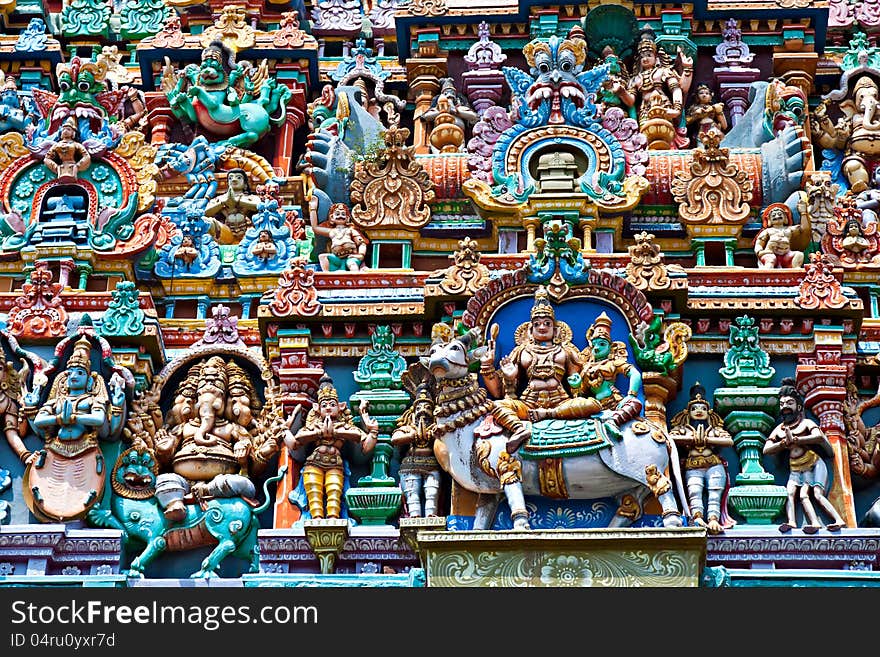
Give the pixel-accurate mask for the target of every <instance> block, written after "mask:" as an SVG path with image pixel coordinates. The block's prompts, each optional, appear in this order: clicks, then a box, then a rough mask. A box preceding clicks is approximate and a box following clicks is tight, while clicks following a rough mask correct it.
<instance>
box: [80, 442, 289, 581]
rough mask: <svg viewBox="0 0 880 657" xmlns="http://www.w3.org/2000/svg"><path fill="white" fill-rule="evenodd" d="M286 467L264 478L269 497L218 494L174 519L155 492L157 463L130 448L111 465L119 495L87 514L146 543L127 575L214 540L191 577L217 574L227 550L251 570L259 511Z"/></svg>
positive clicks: (255, 565) (256, 562)
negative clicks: (163, 557) (260, 500)
mask: <svg viewBox="0 0 880 657" xmlns="http://www.w3.org/2000/svg"><path fill="white" fill-rule="evenodd" d="M286 472H287V467H286V466H285V467H282V468H281V469H280V470H279V472H278V474H277V475H275V476H274V477H270V478H269V479H267V480H266V482H265V483H264V484H263V495H264V496H265V498H266V499H265V501H264V502H263V503H262V504H261V505H260V506H257V507H255V506H253V505H252V504H251V503H249V502H248V500H246V499H245V498H243V497H214V498H211V499H202V500H201V501H200V502H199V503H198V504H187V505H186V517H185V518H184V519H183V520H182V521H181V522H172V521H169V520H167V519H166V518H165V514H164V513H163V511H162V509H161V508H160V506H159V503H158V501H157V500H156V497H155V491H156V477H157V473H158V464H157V463H156V460H155V458H154V457H153V454H152V453H151V452H150V451H149V450H145V449H144V450H137V449H135V448H131V449H128V450H126V451H125V452H123V453H122V454H121V455H120V456H119V459H118V460H117V463H116V467H114V468H113V473H112V480H111V484H112V487H113V491H114V493H116V494H115V495H113V499H112V501H111V503H110V508H109V509H104V508H93V509H92V510H91V511H90V512H89V514H88V516H87V519H88V521H89V523H90V524H92V525H94V526H97V527H107V528H110V529H118V530H120V531H122V533H123V538H124V540H125V542H126V544H128V543H129V542H133V541H139V542H142V543H146V545H147V547H146V549H144V551H143V552H141V553H140V554H139V555H138V556H137V557H136V558H135V559H134V560H133V561H132V562H131V567H130V570H129V571H128V573H127V575H128V576H129V577H143V573H144V570H145V569H146V567H147V566H148V565H149V564H150V563H151V562H153V561H154V560H155V559H156V558H157V557H158V556H159V555H161V554H162V553H163V552H165V551H170V552H177V551H182V550H191V549H193V548H198V547H203V546H206V545H216V547H215V548H214V550H213V551H212V552H211V553H210V554H209V555H208V556H207V557H206V558H205V560H204V561H202V567H201V569H200V570H198V571H197V572H195V573H194V574H193V575H192V578H194V579H198V578H209V577H217V568H218V567H219V566H220V563H221V562H222V561H223V560H224V559H225V558H226V557H228V556H229V555H234V556H237V557H240V558H242V559H247V560H248V561H249V562H250V567H249V570H248V572H251V573H256V572H259V570H260V552H259V548H258V546H257V530H258V529H259V528H260V522H259V519H258V516H259V515H260V514H261V513H262V512H263V511H265V510H266V509H268V508H269V504H270V499H269V492H268V487H269V484H271V483H274V482H277V481H280V480H281V479H282V478H283V477H284V475H285V473H286Z"/></svg>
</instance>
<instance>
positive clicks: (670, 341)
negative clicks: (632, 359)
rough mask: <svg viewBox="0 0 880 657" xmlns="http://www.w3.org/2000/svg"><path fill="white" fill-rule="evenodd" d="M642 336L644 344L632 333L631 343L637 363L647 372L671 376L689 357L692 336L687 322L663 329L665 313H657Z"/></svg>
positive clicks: (675, 323)
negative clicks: (688, 351)
mask: <svg viewBox="0 0 880 657" xmlns="http://www.w3.org/2000/svg"><path fill="white" fill-rule="evenodd" d="M661 331H662V333H661ZM641 336H642V342H643V343H644V346H641V345H640V344H639V340H638V336H637V335H632V334H631V335H630V336H629V344H630V346H631V347H632V349H633V353H634V354H635V356H636V363H637V364H638V366H639V367H640V368H641V369H642V370H643V371H645V372H657V373H659V374H661V375H663V376H669V375H670V374H671V373H672V372H673V371H675V370H676V369H677V368H678V367H679V366H680V365H681V364H682V363H683V362H684V360H685V358H687V344H686V343H687V341H688V340H689V339H690V337H691V330H690V328H689V327H688V326H687V325H686V324H682V323H681V322H673V323H672V324H670V325H669V326H667V327H666V330H665V331H663V315H662V314H656V315H654V319H652V320H651V323H650V324H648V325H647V327H646V328H645V330H644V332H643V333H642V334H641Z"/></svg>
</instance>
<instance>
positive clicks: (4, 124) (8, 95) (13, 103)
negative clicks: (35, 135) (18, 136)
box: [0, 71, 37, 134]
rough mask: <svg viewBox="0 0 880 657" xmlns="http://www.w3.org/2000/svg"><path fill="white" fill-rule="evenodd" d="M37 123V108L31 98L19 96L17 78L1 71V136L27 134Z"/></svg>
mask: <svg viewBox="0 0 880 657" xmlns="http://www.w3.org/2000/svg"><path fill="white" fill-rule="evenodd" d="M36 122H37V108H36V107H35V106H34V104H33V101H32V100H31V98H30V96H23V95H20V94H19V91H18V87H17V86H16V84H15V78H14V77H12V76H11V75H5V74H3V72H2V71H0V134H2V133H4V132H10V131H14V132H21V133H26V132H27V131H28V129H29V128H30V127H31V126H33V125H35V124H36Z"/></svg>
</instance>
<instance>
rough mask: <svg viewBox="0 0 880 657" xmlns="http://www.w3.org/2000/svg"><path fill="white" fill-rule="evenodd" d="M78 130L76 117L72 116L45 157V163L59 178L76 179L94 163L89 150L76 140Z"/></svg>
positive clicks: (62, 127)
mask: <svg viewBox="0 0 880 657" xmlns="http://www.w3.org/2000/svg"><path fill="white" fill-rule="evenodd" d="M77 130H78V129H77V126H76V118H75V117H73V116H71V117H70V118H68V119H67V120H66V121H65V122H64V124H63V125H62V126H61V134H60V139H59V140H58V141H57V142H55V143H54V144H52V147H51V148H49V150H48V152H47V153H46V157H44V158H43V164H45V165H46V168H47V169H49V171H51V172H52V173H54V174H55V175H56V176H57V177H58V179H59V180H76V178H77V176H78V175H79V173H80V172H82V171H85V170H86V169H88V168H89V165H91V163H92V156H91V155H89V151H88V150H86V147H85V146H83V145H82V144H80V143H79V142H78V141H77V140H76V136H77Z"/></svg>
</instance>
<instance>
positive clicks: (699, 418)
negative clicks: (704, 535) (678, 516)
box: [669, 383, 733, 534]
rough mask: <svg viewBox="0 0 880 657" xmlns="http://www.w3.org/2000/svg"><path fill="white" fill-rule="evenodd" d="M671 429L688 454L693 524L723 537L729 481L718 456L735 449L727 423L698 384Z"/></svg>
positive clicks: (692, 388)
mask: <svg viewBox="0 0 880 657" xmlns="http://www.w3.org/2000/svg"><path fill="white" fill-rule="evenodd" d="M671 425H672V428H671V429H670V431H669V436H670V437H671V438H672V439H673V440H674V441H675V443H676V444H677V445H679V446H680V447H683V448H684V449H686V450H687V457H685V461H684V470H685V480H686V481H687V492H688V502H689V504H690V508H691V514H692V516H693V519H694V523H695V524H696V525H699V526H700V527H706V528H707V530H708V532H709V533H710V534H720V533H721V532H722V531H723V530H724V523H723V521H722V518H724V517H725V516H726V511H725V508H724V492H725V490H726V489H727V488H728V486H729V481H728V477H727V468H726V467H725V463H724V461H723V460H722V459H721V457H720V456H719V455H718V452H719V450H720V449H721V448H722V447H733V439H732V438H731V437H730V434H729V433H728V432H727V431H726V430H725V429H724V421H723V420H722V419H721V418H720V417H719V416H718V414H717V413H716V412H715V411H713V410H712V409H711V408H710V407H709V401H708V399H706V389H705V388H704V387H703V386H702V385H700V384H699V383H696V384H694V385H693V386H691V390H690V401H688V405H687V408H686V409H685V410H683V411H681V412H680V413H678V414H677V415H676V416H675V417H673V418H672V422H671ZM704 492H705V493H706V503H705V505H704V503H703V493H704Z"/></svg>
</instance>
